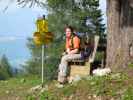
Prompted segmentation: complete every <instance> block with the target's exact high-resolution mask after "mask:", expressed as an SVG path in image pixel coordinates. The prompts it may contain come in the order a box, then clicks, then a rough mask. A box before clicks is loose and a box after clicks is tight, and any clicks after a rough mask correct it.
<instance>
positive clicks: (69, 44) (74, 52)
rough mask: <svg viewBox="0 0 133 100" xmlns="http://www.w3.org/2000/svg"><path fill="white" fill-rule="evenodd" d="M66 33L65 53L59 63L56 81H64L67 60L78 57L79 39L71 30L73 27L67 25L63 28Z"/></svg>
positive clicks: (65, 79)
mask: <svg viewBox="0 0 133 100" xmlns="http://www.w3.org/2000/svg"><path fill="white" fill-rule="evenodd" d="M65 33H66V54H65V55H63V56H62V58H61V63H60V65H59V73H58V81H59V82H60V83H65V82H66V81H67V69H68V68H67V67H68V62H69V61H71V60H74V59H80V58H81V54H80V50H79V49H80V39H79V37H78V36H76V35H75V34H74V32H73V28H72V27H71V26H68V27H66V28H65Z"/></svg>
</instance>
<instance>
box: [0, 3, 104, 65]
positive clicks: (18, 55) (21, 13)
mask: <svg viewBox="0 0 133 100" xmlns="http://www.w3.org/2000/svg"><path fill="white" fill-rule="evenodd" d="M14 1H15V0H0V56H2V55H3V54H5V55H6V56H7V57H8V59H9V61H10V63H11V65H12V66H13V67H19V65H20V64H24V62H25V61H26V60H28V58H30V52H29V50H28V48H27V47H26V43H27V38H28V37H32V35H33V32H35V31H36V27H35V20H36V18H37V17H38V16H40V15H42V14H47V13H46V9H41V8H40V7H37V6H35V7H32V8H29V7H24V8H22V7H20V6H18V5H17V4H16V3H15V2H14ZM7 5H9V7H8V8H7ZM6 8H7V9H6ZM5 9H6V10H5ZM100 9H102V13H103V18H104V21H103V23H106V0H100Z"/></svg>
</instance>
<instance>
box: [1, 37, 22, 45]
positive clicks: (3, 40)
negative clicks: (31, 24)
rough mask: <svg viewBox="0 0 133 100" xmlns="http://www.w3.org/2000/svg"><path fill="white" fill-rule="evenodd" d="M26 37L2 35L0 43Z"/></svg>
mask: <svg viewBox="0 0 133 100" xmlns="http://www.w3.org/2000/svg"><path fill="white" fill-rule="evenodd" d="M20 39H24V37H19V36H0V43H1V42H2V43H3V42H10V41H16V40H20Z"/></svg>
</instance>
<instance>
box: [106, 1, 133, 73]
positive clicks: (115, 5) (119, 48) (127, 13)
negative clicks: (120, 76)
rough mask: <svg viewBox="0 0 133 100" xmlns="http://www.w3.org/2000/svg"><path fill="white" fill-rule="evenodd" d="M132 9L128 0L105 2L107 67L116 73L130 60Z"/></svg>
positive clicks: (132, 34)
mask: <svg viewBox="0 0 133 100" xmlns="http://www.w3.org/2000/svg"><path fill="white" fill-rule="evenodd" d="M132 18H133V9H132V7H131V6H130V0H107V31H108V34H107V60H106V61H107V64H106V66H107V67H110V68H111V69H112V70H113V71H118V69H122V68H124V67H126V66H127V64H128V62H129V61H130V60H131V59H132V55H131V52H132V50H131V47H132V44H133V33H132V32H133V21H132Z"/></svg>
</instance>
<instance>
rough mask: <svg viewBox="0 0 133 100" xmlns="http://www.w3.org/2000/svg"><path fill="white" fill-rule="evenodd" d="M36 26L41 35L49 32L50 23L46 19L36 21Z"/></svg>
mask: <svg viewBox="0 0 133 100" xmlns="http://www.w3.org/2000/svg"><path fill="white" fill-rule="evenodd" d="M36 25H37V32H40V33H42V34H43V33H44V32H48V22H47V20H45V19H43V18H42V19H38V20H37V21H36Z"/></svg>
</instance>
